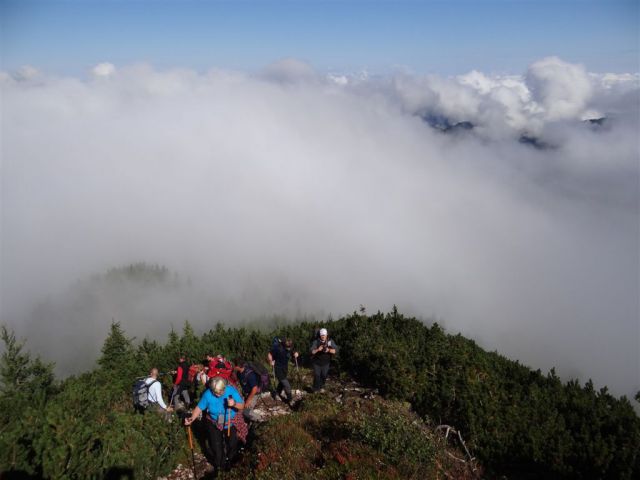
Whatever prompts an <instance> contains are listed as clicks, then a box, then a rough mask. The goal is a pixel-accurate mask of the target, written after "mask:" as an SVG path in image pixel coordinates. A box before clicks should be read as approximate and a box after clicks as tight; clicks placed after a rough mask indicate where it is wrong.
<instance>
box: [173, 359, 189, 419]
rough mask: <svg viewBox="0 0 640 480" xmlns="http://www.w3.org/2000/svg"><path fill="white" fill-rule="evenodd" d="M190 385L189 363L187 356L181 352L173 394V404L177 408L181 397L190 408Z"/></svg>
mask: <svg viewBox="0 0 640 480" xmlns="http://www.w3.org/2000/svg"><path fill="white" fill-rule="evenodd" d="M189 387H191V382H190V381H189V364H188V363H187V359H186V357H185V356H184V355H182V354H181V355H180V357H178V368H177V369H176V373H175V376H174V380H173V393H172V394H171V398H172V399H173V405H174V406H175V407H176V408H178V407H179V403H180V400H179V398H180V397H182V399H183V400H184V406H185V407H186V408H189V405H190V404H191V399H190V398H189Z"/></svg>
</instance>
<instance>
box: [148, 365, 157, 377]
mask: <svg viewBox="0 0 640 480" xmlns="http://www.w3.org/2000/svg"><path fill="white" fill-rule="evenodd" d="M149 376H150V377H151V378H158V369H157V368H156V367H153V368H152V369H151V370H149Z"/></svg>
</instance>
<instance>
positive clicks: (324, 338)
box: [320, 328, 329, 342]
mask: <svg viewBox="0 0 640 480" xmlns="http://www.w3.org/2000/svg"><path fill="white" fill-rule="evenodd" d="M328 334H329V332H327V329H326V328H321V329H320V340H322V341H323V342H326V341H327V335H328Z"/></svg>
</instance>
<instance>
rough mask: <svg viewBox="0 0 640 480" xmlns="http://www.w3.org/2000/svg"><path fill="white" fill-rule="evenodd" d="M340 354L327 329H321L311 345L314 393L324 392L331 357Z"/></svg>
mask: <svg viewBox="0 0 640 480" xmlns="http://www.w3.org/2000/svg"><path fill="white" fill-rule="evenodd" d="M336 353H338V345H336V342H334V341H333V340H332V339H330V338H329V335H328V332H327V329H326V328H321V329H320V331H319V332H318V338H316V339H315V340H314V341H313V343H312V344H311V364H312V365H313V391H314V392H318V391H324V384H325V382H326V381H327V375H329V366H330V365H331V357H332V356H333V355H335V354H336Z"/></svg>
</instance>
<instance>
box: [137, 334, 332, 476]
mask: <svg viewBox="0 0 640 480" xmlns="http://www.w3.org/2000/svg"><path fill="white" fill-rule="evenodd" d="M337 352H338V346H337V344H336V343H335V342H334V341H333V340H332V339H329V337H328V332H327V330H326V329H325V328H322V329H320V330H319V331H318V333H317V335H316V338H315V339H314V340H313V343H312V344H311V348H310V350H309V354H310V361H311V365H312V367H313V374H314V379H313V391H314V392H323V391H324V385H325V382H326V380H327V375H328V373H329V366H330V363H331V358H332V356H334V355H336V353H337ZM299 358H300V354H299V352H298V351H296V350H294V348H293V342H292V340H291V339H289V338H279V337H276V338H274V340H273V343H272V346H271V349H270V350H269V352H268V353H267V361H268V363H269V364H270V366H271V368H272V373H273V377H274V380H276V381H277V384H276V386H275V390H274V389H272V388H271V382H270V375H269V372H268V371H267V369H266V368H265V367H264V366H263V365H262V364H261V363H260V362H251V361H246V360H245V359H244V358H241V357H236V358H234V360H233V362H230V361H229V360H227V359H226V358H225V357H224V356H223V355H215V356H214V355H212V354H207V356H206V362H202V364H194V365H190V364H189V362H188V361H187V357H186V355H184V354H182V353H181V354H180V355H179V357H178V359H177V368H176V370H175V371H174V372H171V373H173V379H174V381H173V390H172V392H171V397H170V399H169V401H168V402H166V403H165V401H164V398H163V396H162V385H161V382H160V381H159V372H158V369H157V368H152V369H151V371H150V373H149V376H148V377H147V378H144V379H139V380H138V381H137V382H136V383H135V384H134V406H135V407H136V410H137V411H139V412H141V413H144V411H146V410H155V411H157V412H159V413H160V414H161V415H162V416H163V417H164V418H166V419H167V420H170V419H171V416H172V414H173V413H174V412H176V413H178V414H179V416H180V417H181V418H183V419H184V423H185V425H186V426H187V428H189V426H190V425H191V424H192V423H193V422H194V421H196V420H198V419H202V421H203V422H204V424H205V425H206V431H207V438H208V444H209V448H210V451H211V453H212V457H211V458H212V463H213V466H214V469H215V470H214V471H215V472H217V471H218V470H220V469H228V468H230V466H231V464H232V463H233V462H234V460H235V458H236V454H237V450H238V441H241V442H243V443H246V438H247V435H248V432H249V424H250V423H251V422H255V421H256V420H258V415H257V414H256V412H255V408H256V405H257V402H258V400H259V398H261V397H260V394H261V393H265V392H269V393H270V394H271V396H272V397H273V398H274V399H275V398H276V396H279V397H280V399H281V400H283V401H284V402H285V403H286V404H288V405H289V406H291V405H292V402H293V394H292V390H291V383H290V382H289V379H288V372H289V364H290V363H294V364H295V365H296V368H297V366H298V359H299ZM274 383H275V382H274ZM200 388H202V389H204V391H202V393H201V394H200V395H199V399H198V401H197V403H196V404H195V406H194V408H193V409H192V410H190V411H189V408H190V407H191V406H192V399H195V398H198V393H199V390H200ZM283 393H284V397H282V394H283ZM145 396H146V397H145Z"/></svg>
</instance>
